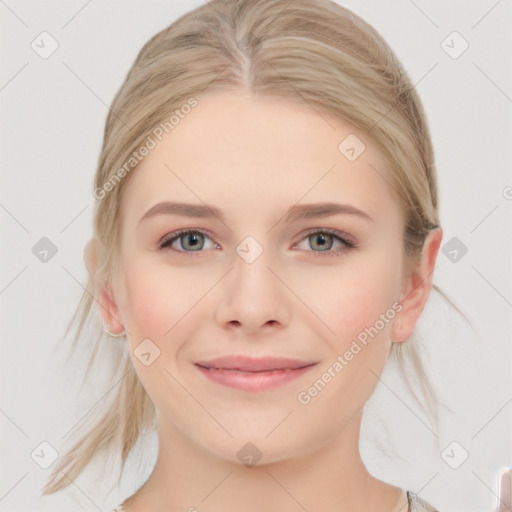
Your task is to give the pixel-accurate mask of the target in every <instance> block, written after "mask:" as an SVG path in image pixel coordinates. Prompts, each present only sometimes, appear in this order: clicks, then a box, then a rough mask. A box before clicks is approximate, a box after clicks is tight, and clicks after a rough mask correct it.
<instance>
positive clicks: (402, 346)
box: [42, 0, 449, 495]
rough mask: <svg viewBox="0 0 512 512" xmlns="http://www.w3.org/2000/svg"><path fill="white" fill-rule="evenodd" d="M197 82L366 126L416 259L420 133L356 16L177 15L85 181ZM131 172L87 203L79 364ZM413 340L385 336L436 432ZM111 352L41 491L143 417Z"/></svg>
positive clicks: (424, 199)
mask: <svg viewBox="0 0 512 512" xmlns="http://www.w3.org/2000/svg"><path fill="white" fill-rule="evenodd" d="M206 89H208V90H209V91H214V90H216V91H223V90H224V91H226V90H233V89H244V90H248V91H250V92H251V93H253V94H255V95H256V94H261V95H269V96H274V97H275V96H278V97H283V98H292V99H299V100H300V101H304V102H305V103H306V104H309V105H310V106H312V107H313V108H315V109H318V110H319V111H324V112H326V113H331V114H334V115H335V116H337V117H339V118H341V119H342V120H344V121H346V122H348V123H350V124H352V125H353V126H355V127H356V128H358V129H359V130H361V132H362V133H365V134H367V135H368V136H369V137H370V138H371V139H372V140H373V141H374V142H375V143H376V144H377V145H378V147H379V149H380V150H381V152H382V154H383V155H384V157H385V159H386V161H387V163H388V167H389V169H390V170H391V174H392V177H391V179H390V181H389V185H390V186H391V187H392V189H393V190H394V191H395V193H396V196H397V198H398V200H399V202H400V205H401V207H402V208H403V211H404V212H405V218H406V221H405V226H404V249H405V253H406V255H407V257H408V261H409V262H410V264H411V265H413V264H414V263H415V262H416V261H417V258H419V256H420V255H421V250H422V247H423V243H424V241H425V238H426V236H427V234H428V233H429V231H430V230H431V229H434V228H435V227H437V226H439V219H438V195H437V184H436V172H435V167H434V156H433V150H432V144H431V139H430V134H429V130H428V126H427V122H426V119H425V115H424V112H423V107H422V105H421V103H420V100H419V98H418V95H417V93H416V91H415V89H414V87H413V86H412V84H411V81H410V79H409V77H408V76H407V74H406V72H405V71H404V69H403V68H402V66H401V64H400V63H399V61H398V60H397V58H396V56H395V55H394V53H393V52H392V50H391V49H390V48H389V46H388V45H387V44H386V42H385V41H384V40H383V39H382V37H381V36H380V35H379V34H378V32H377V31H376V30H375V29H374V28H372V27H371V26H370V25H369V24H368V23H366V22H365V21H364V20H362V19H361V18H359V17H358V16H357V15H355V14H354V13H352V12H351V11H349V10H348V9H346V8H344V7H341V6H339V5H338V4H336V3H334V2H331V1H330V0H294V1H293V2H288V1H280V0H211V1H210V2H208V3H207V4H205V5H203V6H201V7H199V8H196V9H194V10H192V11H190V12H188V13H187V14H185V15H183V16H181V17H180V18H179V19H178V20H176V21H175V22H174V23H173V24H172V25H170V26H169V27H168V28H166V29H164V30H162V31H161V32H159V33H158V34H156V35H155V36H154V37H152V38H151V39H150V40H149V41H148V42H147V43H146V44H145V45H144V46H143V48H142V49H141V50H140V52H139V54H138V56H137V58H136V60H135V62H134V63H133V65H132V67H131V69H130V71H129V72H128V75H127V76H126V79H125V81H124V83H123V84H122V86H121V88H120V89H119V91H118V92H117V94H116V96H115V98H114V100H113V102H112V105H111V109H110V113H109V114H108V116H107V119H106V123H105V131H104V139H103V146H102V150H101V154H100V158H99V163H98V168H97V172H96V176H95V184H94V185H95V190H98V189H101V190H105V188H104V185H105V183H107V182H109V180H110V182H112V178H113V177H115V175H116V173H119V170H120V169H123V168H124V169H125V171H126V162H127V161H128V159H129V158H130V155H132V154H133V153H134V151H136V150H137V149H139V148H140V147H141V146H143V145H144V141H145V140H147V137H148V136H149V135H150V134H151V133H152V130H154V128H155V126H158V125H159V123H162V122H163V121H164V120H165V119H167V118H169V115H170V114H171V113H172V112H173V111H175V110H176V109H178V108H180V107H181V106H182V105H184V104H186V103H187V101H189V100H190V98H196V97H198V96H200V95H201V93H203V92H204V91H205V90H206ZM128 125H129V126H128ZM134 172H136V170H132V171H131V172H125V173H122V174H123V177H122V179H121V180H118V183H117V184H116V185H115V186H113V187H109V188H111V190H108V192H107V193H105V194H104V197H102V198H100V199H97V201H96V204H95V212H94V237H95V238H96V239H97V240H98V241H99V243H100V245H99V253H98V255H97V257H98V258H99V262H100V263H101V267H100V268H99V270H98V272H97V273H96V275H95V276H89V278H88V282H87V287H86V290H85V291H84V293H83V296H82V299H81V301H80V303H79V305H78V308H77V310H76V312H75V314H74V316H73V318H72V319H71V321H70V324H69V325H68V328H67V330H66V334H67V333H68V331H69V329H70V327H71V325H73V324H75V323H76V324H78V325H77V330H76V333H75V336H74V339H73V343H72V346H71V347H70V352H72V351H74V350H76V345H77V343H78V341H79V340H80V339H81V335H82V334H83V333H84V331H85V327H86V326H87V327H89V331H90V332H88V333H87V344H88V347H89V346H91V347H93V349H92V352H91V356H90V359H89V364H88V366H87V370H86V375H89V373H90V369H91V367H92V365H93V363H94V362H97V361H99V360H100V359H101V352H102V350H103V349H104V345H105V343H115V342H113V341H112V340H111V339H108V341H106V340H105V339H104V336H105V333H104V331H103V329H102V325H101V322H99V318H98V315H97V314H94V308H93V306H94V301H95V297H97V296H98V292H99V290H101V289H103V287H108V283H110V282H111V279H112V278H113V277H114V274H115V271H116V268H117V267H116V264H117V262H118V258H119V247H120V244H119V242H120V240H119V237H120V230H119V206H120V201H121V197H122V191H123V189H124V187H125V186H126V184H127V183H128V182H129V180H130V177H131V176H132V175H133V173H134ZM118 177H119V174H118ZM434 288H435V289H436V290H437V291H438V292H440V293H441V294H442V295H443V296H444V297H445V298H447V297H446V296H445V295H444V294H443V293H442V292H441V291H440V290H439V288H437V287H436V286H435V285H434ZM448 300H449V299H448ZM93 340H94V344H92V341H93ZM418 348H419V347H418V346H417V345H416V344H415V341H414V339H413V338H411V339H409V340H407V341H406V342H405V343H393V348H392V355H393V356H394V357H395V358H396V360H397V362H398V364H399V368H400V372H401V375H402V376H403V378H404V380H405V381H406V383H407V386H408V387H409V389H410V390H411V392H412V394H413V396H414V398H415V399H416V400H417V402H418V403H419V405H420V406H421V407H422V409H423V410H424V411H425V412H427V413H428V414H429V415H430V416H431V418H433V421H434V423H435V429H436V432H437V431H438V411H437V409H438V400H437V397H436V393H435V391H434V389H433V387H432V385H431V383H430V382H429V379H428V376H427V374H426V372H425V370H424V368H423V365H422V358H421V357H420V353H419V351H418ZM120 352H121V356H120V357H121V360H120V362H119V365H120V367H121V373H122V374H123V378H122V379H121V380H120V382H119V383H118V385H117V386H116V387H115V389H114V390H113V391H112V393H113V396H112V397H111V401H110V403H109V404H108V405H107V406H105V407H104V408H103V409H102V410H101V411H100V412H99V413H98V414H97V416H96V418H95V420H94V421H91V422H90V425H89V426H88V427H87V428H85V429H84V434H83V435H82V436H81V437H80V438H79V439H78V440H77V441H76V442H75V444H74V445H73V446H72V448H71V449H70V450H68V452H67V453H65V454H64V455H63V457H62V458H61V460H60V461H59V464H58V465H57V467H56V468H55V469H54V470H53V473H52V474H51V475H50V477H49V479H48V482H47V484H46V486H45V488H44V490H43V493H42V494H43V495H44V494H51V493H54V492H57V491H58V490H60V489H63V488H65V487H66V486H68V485H69V484H70V483H71V480H74V479H75V478H77V477H78V476H79V475H80V474H81V473H82V471H83V470H84V469H85V468H86V466H87V465H88V464H89V463H90V462H91V460H92V459H93V457H95V456H97V455H105V454H111V453H114V454H120V456H121V462H122V468H123V469H124V466H125V462H126V459H127V457H128V455H129V453H130V451H131V450H132V448H133V446H134V445H135V443H136V441H137V440H138V439H139V437H140V436H141V435H142V434H143V433H144V432H145V431H146V429H150V428H154V426H155V408H154V406H153V403H152V402H151V400H150V399H149V397H148V395H147V393H146V391H145V389H144V388H143V386H142V384H141V383H140V381H139V379H138V378H137V375H136V373H135V370H134V368H133V366H132V362H131V360H130V356H129V353H128V347H127V344H124V345H122V346H121V348H120ZM408 367H409V368H412V370H413V372H412V373H414V374H415V375H416V377H417V381H418V383H419V385H420V387H421V391H422V394H423V398H424V402H425V404H426V408H425V407H424V405H423V403H422V401H421V400H420V399H419V398H418V396H417V395H416V393H415V392H414V390H413V388H412V387H411V385H410V381H409V376H408V374H407V372H406V369H407V368H408ZM121 475H122V471H121ZM121 475H120V476H119V479H120V478H121ZM118 482H119V480H118Z"/></svg>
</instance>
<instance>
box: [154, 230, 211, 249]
mask: <svg viewBox="0 0 512 512" xmlns="http://www.w3.org/2000/svg"><path fill="white" fill-rule="evenodd" d="M204 238H208V239H210V237H209V236H208V235H207V234H206V233H204V232H203V231H199V230H195V229H182V230H179V231H173V232H172V233H169V234H168V235H165V236H164V237H163V238H162V240H161V241H160V249H161V250H163V251H165V250H171V249H172V250H175V251H178V252H201V249H203V248H204V245H205V244H204ZM210 240H211V239H210ZM174 242H179V245H180V246H181V249H177V248H176V247H173V244H174ZM214 245H215V246H216V247H218V245H217V244H214Z"/></svg>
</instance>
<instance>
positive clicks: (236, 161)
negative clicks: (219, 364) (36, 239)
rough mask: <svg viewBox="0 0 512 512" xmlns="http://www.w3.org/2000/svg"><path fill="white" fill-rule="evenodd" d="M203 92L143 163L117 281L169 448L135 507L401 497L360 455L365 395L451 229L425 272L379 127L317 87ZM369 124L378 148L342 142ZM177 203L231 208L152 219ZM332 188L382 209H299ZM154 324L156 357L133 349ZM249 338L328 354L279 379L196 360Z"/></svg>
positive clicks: (353, 504)
mask: <svg viewBox="0 0 512 512" xmlns="http://www.w3.org/2000/svg"><path fill="white" fill-rule="evenodd" d="M197 99H198V106H197V107H196V108H194V109H193V110H192V112H191V113H190V114H188V115H187V116H186V118H185V119H183V120H181V121H180V124H179V125H177V126H176V127H175V128H174V129H173V131H172V132H171V133H170V134H169V135H167V136H166V137H165V138H164V140H163V141H161V142H159V143H158V145H157V147H156V148H154V149H152V150H151V152H150V153H149V155H148V156H146V157H145V159H144V160H143V161H142V162H141V164H140V165H139V167H138V168H137V169H136V170H135V171H133V172H134V174H133V176H131V179H130V182H129V183H128V184H127V185H126V188H125V189H124V191H123V196H122V202H121V211H120V219H121V261H120V266H119V268H118V276H117V279H116V280H115V282H112V283H110V285H109V287H108V288H105V289H103V290H102V292H101V293H100V295H99V302H100V304H101V308H100V313H101V315H102V317H103V319H104V321H105V323H106V324H107V325H108V326H109V328H110V331H111V332H113V333H119V332H122V331H123V329H126V331H127V333H129V334H127V341H126V342H127V343H128V345H129V349H130V355H131V358H132V360H133V365H134V368H135V370H136V372H137V374H138V376H139V378H140V380H141V382H142V384H143V386H144V388H145V389H146V391H147V393H148V394H149V396H150V398H151V400H152V401H153V403H154V404H155V407H156V410H157V424H158V439H159V454H158V460H157V463H156V465H155V468H154V470H153V472H152V474H151V475H150V477H149V479H148V480H147V482H146V483H145V485H144V486H143V487H142V488H141V489H139V491H138V492H137V493H136V494H135V495H134V496H132V499H130V500H129V502H127V503H126V504H125V507H126V509H127V510H130V511H131V512H132V511H133V512H139V511H142V510H144V511H146V512H151V511H163V510H169V511H174V510H183V511H186V510H193V509H192V508H191V507H195V509H196V510H198V511H199V512H220V511H223V512H225V511H230V510H244V511H246V512H256V511H258V512H260V511H261V510H265V511H267V512H277V511H279V512H283V511H285V512H288V511H289V512H294V511H300V510H303V508H302V507H304V508H305V509H306V510H310V511H311V510H320V509H322V510H333V511H334V510H336V511H339V512H354V511H358V512H377V511H379V512H385V511H391V510H392V509H393V507H394V506H395V504H396V503H397V501H398V499H399V496H400V492H401V490H400V488H398V487H395V486H393V485H390V484H388V483H386V482H383V481H380V480H378V479H376V478H374V477H373V476H371V475H370V474H369V472H368V471H367V469H366V467H365V465H364V463H363V461H362V459H361V457H360V453H359V432H360V425H361V419H362V409H363V407H364V405H365V403H366V402H367V400H368V399H369V397H370V396H371V394H372V392H373V391H374V389H375V387H376V385H377V384H378V376H380V375H381V373H382V371H383V369H384V367H385V364H386V361H387V359H388V357H389V353H390V350H391V347H392V343H393V342H396V343H401V342H404V341H406V340H407V339H408V338H409V336H410V335H411V334H412V332H413V329H414V326H415V324H416V322H417V320H418V318H419V316H420V314H421V312H422V310H423V308H424V306H425V304H426V301H427V299H428V295H429V293H430V290H431V286H432V272H433V269H434V266H435V261H436V257H437V254H438V250H439V245H440V242H441V238H442V231H441V229H440V228H438V229H436V230H432V231H431V232H430V234H429V235H428V237H427V239H426V241H425V246H424V251H423V254H422V257H421V260H420V262H419V264H418V266H417V267H416V268H414V271H413V272H408V271H407V267H406V263H407V261H406V259H405V255H404V249H403V239H402V232H403V223H404V216H403V212H402V211H401V209H400V206H399V204H398V202H397V198H396V196H395V194H394V191H393V190H392V189H391V188H390V186H389V185H388V184H387V183H386V182H385V181H384V180H383V177H385V176H386V174H388V181H389V169H386V166H385V163H384V159H383V156H382V154H381V153H380V152H379V151H378V149H377V148H376V146H375V145H374V144H373V143H372V141H371V140H370V139H369V138H368V136H366V135H364V134H362V133H360V132H359V131H357V130H355V129H353V128H352V127H350V126H349V125H347V124H346V123H344V122H342V121H341V120H339V119H336V118H334V117H333V116H329V115H327V114H325V113H322V114H321V115H320V113H319V112H318V111H316V110H314V109H312V108H311V107H309V106H308V105H307V104H306V103H304V102H299V101H297V102H293V101H291V100H290V101H288V100H283V99H282V98H281V99H275V98H270V97H255V96H251V95H250V94H249V93H242V92H237V93H229V94H226V93H209V94H206V95H203V96H200V97H198V98H197ZM351 133H353V134H356V135H357V136H358V137H359V138H360V139H361V140H362V141H363V142H364V144H365V145H366V150H365V151H364V152H363V153H362V154H361V155H360V156H359V157H358V158H357V159H356V160H355V161H353V162H351V161H349V160H348V159H347V158H346V157H345V156H344V155H343V154H342V153H341V152H340V151H339V150H338V145H339V144H340V142H341V141H342V140H343V139H345V137H346V136H347V135H349V134H351ZM371 166H373V168H372V167H371ZM375 169H377V170H378V171H379V173H377V172H375ZM379 174H380V175H379ZM161 201H176V202H185V203H192V204H196V205H204V204H208V205H213V206H215V207H217V208H219V209H221V210H223V212H224V216H225V218H224V220H223V221H221V220H220V219H219V218H217V217H211V218H194V217H183V216H176V215H170V214H159V215H155V216H151V217H148V218H146V219H144V220H142V221H141V220H140V219H141V217H142V216H143V215H144V214H145V213H146V212H147V211H148V210H149V209H150V208H151V207H152V206H154V205H155V204H157V203H159V202H161ZM326 202H329V203H342V204H346V205H351V206H352V207H355V208H357V209H358V210H360V211H362V212H364V213H365V214H366V215H367V216H368V217H370V218H367V217H365V216H364V215H358V214H353V213H347V212H345V213H338V214H335V215H330V216H325V215H324V216H321V217H315V218H302V219H296V220H294V221H292V222H288V221H286V219H285V217H284V213H285V212H286V211H287V210H288V208H290V207H292V206H294V205H295V206H297V205H299V206H303V205H305V204H317V203H326ZM184 228H190V229H194V230H200V233H196V238H195V239H194V237H193V236H192V237H191V236H190V235H183V236H181V238H180V237H178V238H177V239H175V240H174V242H172V247H168V248H167V250H166V251H165V250H161V249H160V248H159V240H160V239H161V238H162V237H163V236H164V235H167V234H170V233H172V232H174V231H176V230H178V229H184ZM325 229H327V230H329V229H330V230H337V231H338V232H339V235H338V236H341V237H342V238H343V237H344V238H348V239H349V240H350V241H352V242H355V244H356V247H353V248H351V247H348V246H347V245H345V244H344V243H343V242H341V241H340V240H338V239H337V238H336V237H335V236H332V235H331V234H330V233H329V232H325V231H324V230H325ZM201 232H204V233H201ZM318 232H320V237H319V233H318ZM312 233H316V234H312ZM322 234H323V237H324V238H322ZM249 236H250V237H252V238H253V239H254V240H255V241H256V242H257V244H259V246H260V247H261V248H262V249H263V252H262V253H261V254H260V255H259V256H258V257H257V258H256V259H255V260H254V261H252V262H251V263H248V262H247V261H246V260H245V259H244V258H242V257H241V256H240V255H239V254H238V253H237V252H236V249H237V246H239V244H240V243H241V242H242V241H244V239H246V237H249ZM242 246H243V244H242ZM197 247H199V249H198V248H197ZM250 247H251V249H250V251H254V246H250ZM92 248H93V246H92V243H91V244H90V245H89V246H88V249H87V251H86V264H87V267H88V269H89V271H90V272H94V268H95V262H94V257H93V256H91V254H93V252H94V251H93V250H92ZM326 252H330V254H329V255H327V254H325V253H326ZM253 254H254V253H253ZM398 301H400V304H401V307H402V309H401V310H400V311H399V312H398V313H396V314H394V315H393V318H392V319H390V320H389V321H388V322H385V323H384V326H383V327H382V328H381V329H380V330H379V332H378V334H377V335H376V336H374V337H373V338H369V339H368V343H367V344H366V345H362V344H360V345H361V347H362V349H361V350H360V351H359V352H358V353H357V355H355V356H354V357H353V359H352V360H351V361H349V362H348V363H347V364H346V365H345V366H344V368H343V369H342V371H340V372H339V373H337V374H336V376H335V377H334V378H332V379H331V381H330V382H329V383H328V384H327V385H326V386H325V387H324V388H323V389H322V391H321V392H319V393H318V394H317V395H316V396H314V397H313V398H311V400H310V402H309V403H308V404H302V403H300V402H299V400H298V398H297V397H298V394H299V393H300V392H301V391H307V390H308V389H309V388H310V387H311V386H312V385H313V384H314V383H315V381H317V380H318V379H320V378H321V377H322V375H323V374H324V373H325V372H326V371H327V370H328V368H329V367H332V365H333V363H334V362H335V361H336V360H337V357H338V355H343V354H344V353H345V352H346V351H347V350H348V349H349V348H350V346H351V343H352V342H353V340H354V339H356V337H357V336H358V334H360V333H361V332H362V331H364V330H365V328H366V327H369V326H372V325H375V324H376V320H378V319H379V318H382V317H380V315H382V314H386V312H388V313H387V314H388V316H391V313H389V311H390V310H393V308H392V305H393V304H394V303H395V304H396V303H397V302H398ZM147 338H149V339H150V340H151V341H152V343H154V344H155V345H156V346H157V347H158V348H159V350H160V355H159V357H158V358H157V359H155V360H154V362H153V363H152V364H150V365H149V366H145V365H144V364H142V362H141V361H140V360H139V359H138V358H137V357H136V356H135V355H134V352H133V351H134V349H136V347H137V346H138V345H139V344H140V343H141V341H142V340H144V339H147ZM234 353H236V354H246V355H250V356H254V357H259V356H263V355H270V356H276V357H277V356H281V357H293V358H298V359H303V360H308V361H315V362H317V364H316V365H315V366H314V367H313V368H312V369H311V370H310V371H308V372H307V373H305V374H303V375H302V376H300V377H298V378H296V379H295V380H293V381H291V382H288V383H286V384H284V385H283V386H280V387H278V388H277V389H273V390H267V391H262V392H250V391H243V390H237V389H233V388H229V387H226V386H223V385H221V384H217V383H213V382H211V381H209V380H207V379H206V378H205V377H204V375H203V374H202V373H200V372H199V371H198V369H197V367H196V366H195V365H194V362H196V361H198V360H200V359H209V358H212V357H216V356H221V355H222V356H223V355H229V354H234ZM247 442H251V443H253V444H254V445H255V446H256V447H257V448H258V450H259V451H260V452H261V454H262V456H261V459H260V460H259V461H258V463H257V464H256V465H254V466H252V467H247V466H245V465H244V464H243V463H242V462H241V460H239V458H238V457H237V452H238V451H239V450H240V449H241V448H242V447H243V446H244V445H245V444H246V443H247Z"/></svg>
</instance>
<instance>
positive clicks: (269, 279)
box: [216, 236, 288, 331]
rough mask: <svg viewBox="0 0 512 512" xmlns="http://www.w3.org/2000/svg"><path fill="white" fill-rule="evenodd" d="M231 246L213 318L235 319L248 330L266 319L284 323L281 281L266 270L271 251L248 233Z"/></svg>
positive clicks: (283, 294)
mask: <svg viewBox="0 0 512 512" xmlns="http://www.w3.org/2000/svg"><path fill="white" fill-rule="evenodd" d="M235 250H236V254H235V257H234V259H233V267H232V269H231V272H230V273H229V274H230V275H229V276H227V281H226V283H225V284H224V286H223V288H222V290H223V291H222V293H221V296H220V301H219V304H218V306H217V312H216V314H217V321H218V322H219V323H220V324H227V323H232V322H236V323H237V325H240V326H241V328H243V329H247V330H251V331H253V330H256V329H258V328H260V327H263V326H264V325H265V324H267V323H269V324H274V323H276V322H277V323H280V324H283V323H286V321H287V318H288V314H287V311H288V309H287V301H286V298H285V293H284V290H283V284H282V283H281V282H280V281H279V279H277V278H276V276H275V274H274V271H271V270H270V269H271V268H272V266H273V262H272V261H271V256H272V252H271V251H270V250H265V248H264V246H263V245H262V244H261V243H259V242H258V240H256V238H254V237H252V236H248V237H246V238H245V239H243V240H242V241H241V242H240V243H239V244H238V246H237V247H236V249H235Z"/></svg>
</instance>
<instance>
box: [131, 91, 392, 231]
mask: <svg viewBox="0 0 512 512" xmlns="http://www.w3.org/2000/svg"><path fill="white" fill-rule="evenodd" d="M197 102H198V103H197V106H196V107H195V108H194V109H192V110H191V111H190V112H189V113H188V114H187V115H183V116H182V117H181V118H180V120H179V123H178V124H176V125H174V127H173V128H172V129H171V130H169V133H165V132H164V134H163V136H160V138H161V140H158V138H156V137H155V136H154V135H152V138H153V139H154V141H155V143H156V145H155V147H154V148H153V149H152V150H151V151H150V152H149V154H148V155H147V156H145V157H144V159H143V160H142V161H141V163H140V164H139V165H138V167H137V168H136V169H135V170H134V171H133V175H132V176H131V177H130V182H129V183H128V184H127V186H126V188H125V190H124V191H123V199H122V210H121V213H122V215H123V216H124V217H126V218H127V219H128V220H130V221H135V220H136V219H135V216H138V218H140V216H141V215H142V214H143V213H144V212H145V211H146V210H147V209H148V208H149V207H150V206H152V205H153V204H155V203H157V202H159V201H165V200H182V201H190V202H196V203H197V202H201V201H202V202H205V203H209V204H215V205H218V206H219V207H221V208H223V206H225V207H226V209H227V206H228V205H229V206H231V207H233V208H234V209H243V210H244V211H248V210H250V211H253V212H254V214H255V215H262V214H264V213H265V211H267V210H275V208H278V209H280V210H281V209H283V208H285V207H286V206H289V205H291V204H294V203H297V202H299V201H300V202H307V203H311V202H316V201H338V202H350V203H351V204H354V205H355V206H358V207H361V209H365V210H366V211H367V212H368V213H369V214H370V215H371V216H373V217H375V216H378V215H379V214H380V213H382V211H386V212H387V213H388V214H395V215H400V212H399V211H398V209H399V208H398V204H397V202H396V197H395V196H394V193H393V190H392V189H391V187H390V184H389V181H390V179H389V176H388V174H389V170H388V169H387V167H386V162H385V160H384V158H383V156H382V154H381V153H380V152H379V150H378V149H377V147H376V146H375V144H374V143H373V141H372V140H371V139H370V138H369V137H368V136H366V135H365V134H363V133H361V132H360V131H358V130H356V129H355V128H354V127H352V126H350V125H349V124H347V123H345V122H344V121H342V120H340V119H339V118H336V117H335V116H334V115H330V114H328V113H325V112H321V111H319V110H318V109H316V108H313V107H312V106H310V105H309V104H307V103H306V102H304V101H302V100H300V99H299V100H297V101H293V100H289V99H283V98H273V97H261V96H251V95H249V94H248V93H233V94H231V93H230V94H226V93H209V94H206V95H203V96H200V97H198V98H197ZM285 203H286V204H285ZM288 203H289V204H288ZM128 206H129V207H128ZM270 213H272V214H273V215H275V211H273V212H270ZM138 218H137V220H138Z"/></svg>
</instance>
